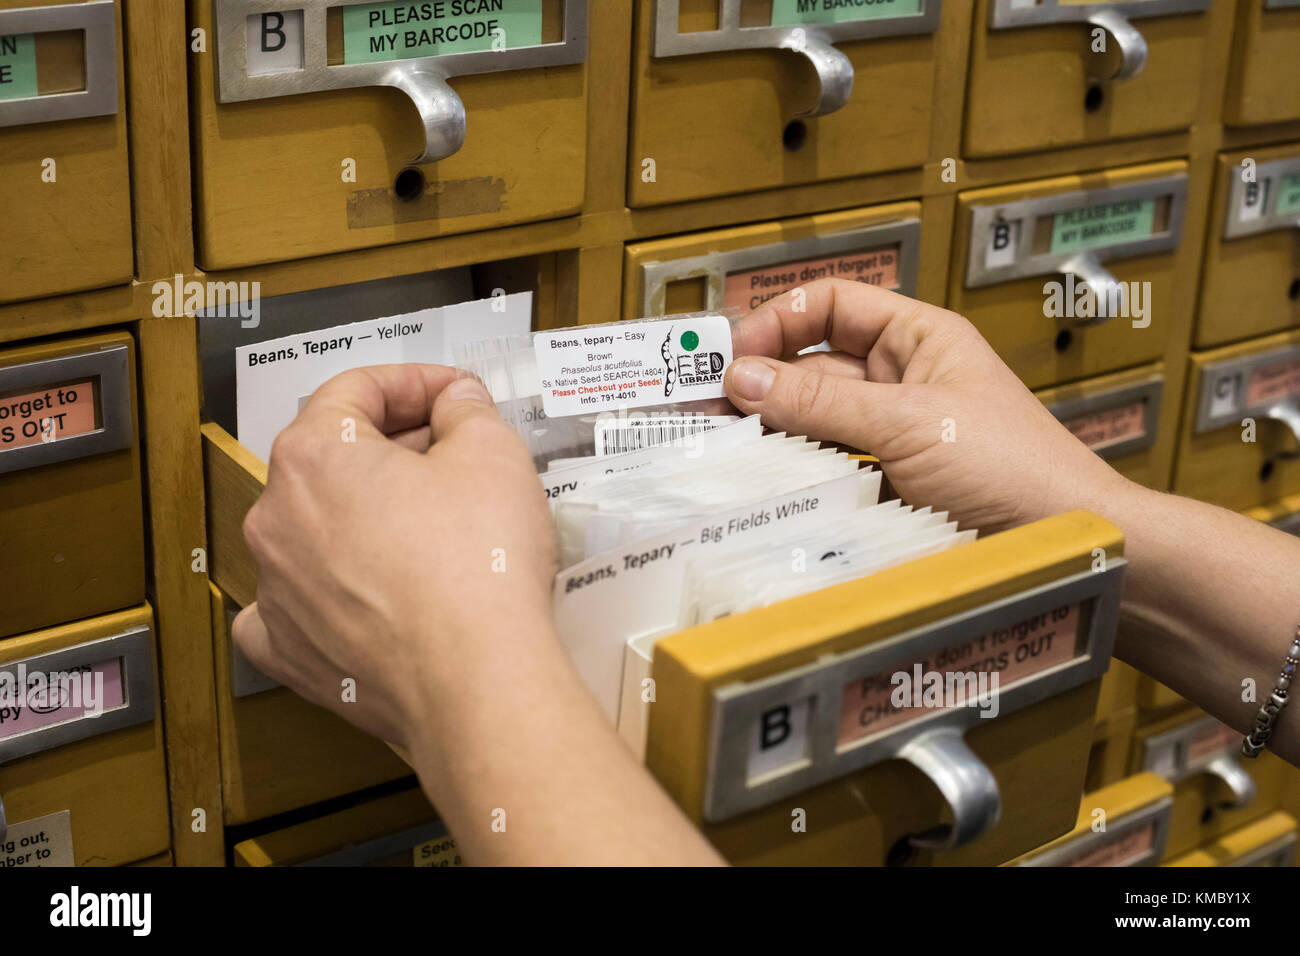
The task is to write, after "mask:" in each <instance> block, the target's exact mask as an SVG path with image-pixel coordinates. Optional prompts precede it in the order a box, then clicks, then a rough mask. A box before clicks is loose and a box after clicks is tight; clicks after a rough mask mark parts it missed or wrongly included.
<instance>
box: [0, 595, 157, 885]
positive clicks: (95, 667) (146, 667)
mask: <svg viewBox="0 0 1300 956" xmlns="http://www.w3.org/2000/svg"><path fill="white" fill-rule="evenodd" d="M154 646H155V645H154V633H153V611H152V609H151V608H149V607H148V606H147V605H146V606H143V607H139V608H135V609H133V610H129V611H119V612H117V613H115V614H109V615H105V616H103V617H97V618H90V619H88V620H84V621H78V622H77V623H75V624H67V625H64V626H62V627H54V628H50V629H48V630H44V631H36V632H34V633H31V634H25V635H23V636H22V637H12V638H8V639H6V640H3V641H0V675H7V676H6V677H0V687H3V688H6V689H7V693H8V694H12V691H13V688H14V687H16V686H19V685H21V684H22V683H23V682H25V684H26V687H27V688H28V690H29V695H28V697H29V699H28V700H27V701H25V702H24V701H20V702H19V706H20V707H22V708H23V710H22V711H20V712H19V713H18V714H17V715H15V714H14V713H13V710H12V706H13V704H12V698H11V699H9V700H6V701H5V706H6V707H9V710H7V711H6V712H5V718H6V719H5V721H4V722H3V723H0V801H3V813H0V820H7V821H8V834H7V836H5V835H0V849H3V850H4V855H5V857H6V858H7V859H8V858H13V857H14V856H15V855H17V856H19V857H22V856H24V855H26V854H27V853H28V852H30V853H31V854H32V855H33V857H34V856H35V855H36V854H38V853H40V852H44V851H47V850H48V851H49V852H50V853H51V854H53V855H52V856H51V857H44V858H41V859H35V858H28V859H27V860H26V861H25V864H24V865H33V864H36V865H56V864H57V865H66V866H116V865H118V864H123V863H130V862H132V861H134V860H140V859H143V858H144V857H147V856H152V855H154V854H158V853H162V852H163V851H165V850H167V849H168V847H169V845H170V841H171V834H170V831H169V824H168V819H169V817H168V806H167V772H166V760H165V756H164V753H163V734H162V714H161V710H160V708H159V707H158V694H157V690H156V688H157V674H156V669H157V668H156V664H155V651H154ZM56 674H57V675H75V676H73V677H71V678H70V679H68V680H64V679H62V678H56V677H54V676H53V675H56ZM56 683H57V685H58V686H59V688H60V691H59V696H58V697H57V699H50V698H47V697H45V696H42V695H43V694H44V692H43V691H41V690H40V689H39V688H40V686H41V685H42V684H44V686H45V687H47V688H48V687H52V686H54V685H55V684H56ZM33 692H34V693H35V694H36V695H37V696H35V697H33V696H31V693H33ZM33 704H34V705H36V706H35V707H33V706H32V705H33ZM37 711H39V713H38V712H37ZM96 712H97V713H98V716H91V715H92V714H95V713H96ZM6 725H7V726H8V728H9V729H6ZM42 834H43V838H42V836H41V835H42ZM11 842H12V843H14V844H15V846H14V847H13V848H10V846H9V843H11ZM24 844H26V846H27V847H28V848H29V849H26V850H25V849H24ZM6 865H11V864H9V863H6ZM15 865H16V864H15Z"/></svg>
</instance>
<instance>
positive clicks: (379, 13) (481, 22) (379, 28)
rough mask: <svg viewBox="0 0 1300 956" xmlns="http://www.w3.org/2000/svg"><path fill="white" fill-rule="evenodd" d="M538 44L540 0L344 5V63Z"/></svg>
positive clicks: (540, 33)
mask: <svg viewBox="0 0 1300 956" xmlns="http://www.w3.org/2000/svg"><path fill="white" fill-rule="evenodd" d="M541 42H542V0H429V2H425V3H412V2H409V0H403V2H392V0H389V2H385V3H364V4H354V5H351V6H346V7H344V8H343V61H344V62H345V63H380V62H384V61H387V60H406V59H412V58H415V57H424V56H443V55H446V54H449V53H471V52H477V51H481V50H492V49H497V50H500V49H513V48H515V47H526V46H538V45H540V44H541ZM494 44H495V46H494Z"/></svg>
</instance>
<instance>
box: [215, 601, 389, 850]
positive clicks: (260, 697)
mask: <svg viewBox="0 0 1300 956" xmlns="http://www.w3.org/2000/svg"><path fill="white" fill-rule="evenodd" d="M211 591H212V594H211V598H212V626H213V631H214V633H213V654H214V659H215V661H216V680H217V720H218V732H219V734H220V737H221V789H222V799H223V801H224V804H225V815H226V823H227V824H239V823H249V822H251V821H254V820H261V819H264V818H266V817H271V816H275V815H276V814H278V813H284V812H286V811H289V810H296V809H298V808H300V807H305V806H308V805H310V804H313V803H319V802H321V801H323V800H328V799H331V798H333V797H338V796H342V795H343V794H347V793H353V792H355V791H358V790H364V789H365V788H366V787H370V786H374V785H375V784H380V783H385V782H387V781H389V780H395V779H397V778H399V777H405V776H408V775H410V773H411V768H410V767H409V766H407V764H406V763H405V762H403V761H402V759H401V758H400V757H398V756H397V755H396V754H395V753H393V751H392V750H390V749H389V747H388V746H387V745H386V744H385V743H384V742H383V741H381V740H377V739H376V738H374V737H371V736H370V735H369V734H366V733H363V732H361V731H360V730H357V729H356V728H355V727H353V726H352V725H351V724H349V723H348V722H347V721H345V720H343V718H341V717H338V716H335V715H334V714H332V713H330V712H329V711H327V710H324V709H322V708H320V707H317V706H316V705H314V704H310V703H308V702H307V701H305V700H303V699H302V698H301V697H299V696H298V695H297V694H294V693H293V692H292V691H290V690H287V689H285V688H283V687H281V686H280V685H279V684H277V683H276V682H275V681H273V680H271V679H270V678H268V677H267V676H266V675H264V674H262V673H261V672H260V671H258V670H257V669H256V668H254V667H253V666H252V664H250V663H249V662H248V659H247V658H245V657H244V655H243V654H241V653H240V652H239V649H238V648H237V647H235V644H234V641H232V640H231V637H230V625H231V622H233V621H234V618H235V615H236V614H237V613H238V612H239V608H238V606H237V605H235V604H234V603H232V602H231V601H230V599H229V598H227V597H226V596H225V595H223V594H222V593H221V592H220V591H219V590H217V588H215V587H212V588H211Z"/></svg>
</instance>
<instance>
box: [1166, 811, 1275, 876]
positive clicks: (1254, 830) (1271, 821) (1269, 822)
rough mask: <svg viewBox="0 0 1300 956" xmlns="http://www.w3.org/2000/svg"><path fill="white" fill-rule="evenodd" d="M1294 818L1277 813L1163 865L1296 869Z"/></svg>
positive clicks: (1217, 838)
mask: <svg viewBox="0 0 1300 956" xmlns="http://www.w3.org/2000/svg"><path fill="white" fill-rule="evenodd" d="M1295 845H1296V821H1295V817H1293V816H1291V814H1289V813H1283V812H1281V811H1280V810H1279V811H1278V812H1277V813H1270V814H1269V815H1268V816H1266V817H1263V818H1261V819H1259V820H1256V821H1255V822H1254V823H1248V824H1246V825H1245V826H1244V827H1240V828H1238V829H1236V830H1233V831H1232V832H1231V833H1225V834H1223V835H1222V836H1220V837H1216V838H1215V839H1213V840H1210V841H1209V842H1207V843H1205V844H1204V845H1203V846H1200V847H1197V848H1196V849H1195V850H1192V851H1191V852H1189V853H1184V854H1182V855H1181V856H1178V857H1175V858H1174V859H1172V860H1170V861H1169V862H1168V863H1166V864H1165V866H1197V867H1207V866H1295Z"/></svg>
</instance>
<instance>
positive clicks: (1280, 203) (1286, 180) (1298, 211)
mask: <svg viewBox="0 0 1300 956" xmlns="http://www.w3.org/2000/svg"><path fill="white" fill-rule="evenodd" d="M1274 212H1275V214H1276V215H1279V216H1296V215H1300V173H1287V174H1286V175H1285V176H1283V177H1282V181H1281V185H1280V187H1279V188H1278V192H1277V206H1276V207H1275V209H1274Z"/></svg>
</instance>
